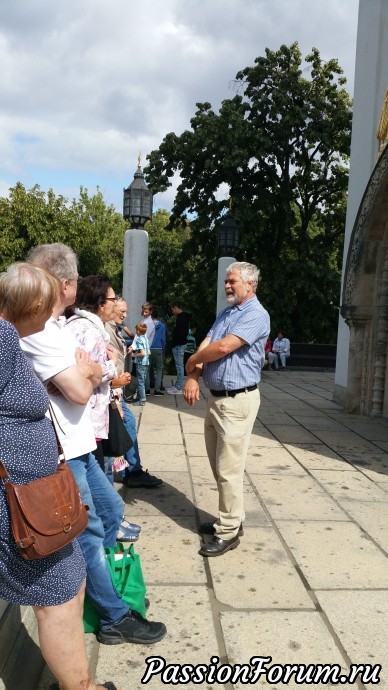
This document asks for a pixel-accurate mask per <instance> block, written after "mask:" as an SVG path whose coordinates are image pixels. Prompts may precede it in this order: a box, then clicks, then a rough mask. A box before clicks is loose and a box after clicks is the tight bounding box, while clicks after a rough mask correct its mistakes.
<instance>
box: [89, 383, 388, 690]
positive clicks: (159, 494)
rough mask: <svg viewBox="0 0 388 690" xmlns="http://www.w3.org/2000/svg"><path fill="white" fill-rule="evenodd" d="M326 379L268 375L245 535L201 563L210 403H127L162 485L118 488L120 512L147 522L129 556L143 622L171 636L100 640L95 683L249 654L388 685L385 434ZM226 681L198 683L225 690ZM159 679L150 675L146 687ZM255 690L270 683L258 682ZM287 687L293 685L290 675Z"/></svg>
mask: <svg viewBox="0 0 388 690" xmlns="http://www.w3.org/2000/svg"><path fill="white" fill-rule="evenodd" d="M165 383H169V381H166V382H165ZM333 383H334V376H333V374H332V373H326V372H325V373H322V372H321V373H319V372H318V373H317V372H301V371H287V372H284V373H283V372H264V373H263V380H262V383H261V386H260V390H261V396H262V403H261V409H260V413H259V417H258V419H257V422H256V423H255V427H254V430H253V434H252V439H251V444H250V451H249V456H248V461H247V467H246V475H245V507H246V523H245V525H244V530H245V536H244V537H242V539H241V545H240V546H239V547H238V548H237V549H235V550H233V551H231V552H229V553H227V554H225V555H224V556H222V557H218V558H211V559H205V558H203V557H201V556H199V555H198V548H199V546H200V538H199V536H198V533H197V527H198V523H199V522H200V521H203V520H208V519H209V518H210V517H211V516H215V515H216V514H217V491H216V488H215V485H214V481H213V478H212V476H211V473H210V470H209V466H208V462H207V458H206V451H205V444H204V439H203V417H204V411H205V398H204V397H203V398H202V399H201V401H200V402H199V403H198V404H197V406H196V407H195V408H189V407H188V406H187V404H186V403H185V401H184V400H183V398H182V397H179V396H176V397H175V396H168V395H165V396H164V397H163V398H154V397H152V396H150V397H149V398H148V399H147V405H146V406H145V407H144V408H133V409H134V410H135V411H136V412H135V413H136V415H138V417H139V443H140V449H141V456H142V462H143V466H144V467H145V468H148V469H149V471H150V472H151V473H153V474H156V475H158V476H160V477H161V478H162V479H163V480H164V485H163V486H162V487H160V488H157V489H152V490H151V489H148V490H144V489H124V488H123V487H120V486H119V485H117V488H118V489H119V491H120V492H123V497H124V499H125V502H126V513H127V516H128V517H129V518H130V520H132V521H134V522H137V523H139V524H141V525H142V533H141V536H140V539H139V541H138V543H137V547H136V548H137V551H138V552H139V553H140V555H141V558H142V565H143V571H144V576H145V580H146V583H147V588H148V596H149V598H150V600H151V607H150V610H149V617H150V618H153V619H154V620H162V621H164V622H165V623H166V625H167V628H168V634H167V636H166V637H165V638H164V639H163V640H162V641H161V642H160V643H158V644H155V645H152V646H142V645H130V644H129V645H120V646H110V647H109V646H102V645H100V647H99V650H98V661H97V678H98V679H99V681H100V682H103V681H105V680H109V679H111V680H114V681H115V682H116V683H117V685H118V686H119V685H121V687H122V690H132V689H133V688H141V687H144V685H143V686H142V684H141V678H142V677H143V676H144V674H145V672H146V670H147V668H148V665H147V663H146V658H147V657H152V656H154V657H155V656H157V657H163V659H164V660H165V665H166V666H168V665H171V664H192V665H197V664H206V665H208V666H210V664H212V663H213V665H217V668H218V667H219V666H220V665H223V664H226V663H229V664H232V665H234V664H249V661H250V659H251V657H254V656H256V657H272V661H271V662H267V668H268V667H270V666H271V665H273V664H305V665H306V664H318V663H320V664H339V665H340V666H341V667H342V672H343V673H346V672H347V670H348V668H349V665H350V664H351V663H353V664H355V663H357V664H361V663H364V664H371V665H374V664H382V666H383V669H382V672H381V674H380V678H381V682H380V685H379V687H380V688H388V673H387V669H386V668H385V664H386V663H387V665H388V662H387V656H386V655H388V529H387V521H388V425H387V423H386V422H384V421H383V420H376V419H374V420H372V419H370V418H366V417H361V416H357V415H349V414H347V413H345V412H344V411H343V410H342V408H341V407H339V406H338V405H337V404H336V403H334V402H333V400H332V388H333ZM211 657H218V658H219V661H218V659H212V660H211ZM155 663H156V662H155ZM157 664H158V665H159V666H160V667H161V666H162V665H163V660H160V661H158V662H157ZM209 670H210V669H209ZM167 671H168V670H167ZM224 671H225V669H224ZM226 672H227V669H226V671H225V673H226ZM170 673H171V670H170ZM225 678H227V676H224V675H222V673H221V675H220V676H217V677H216V681H217V679H218V682H213V683H211V682H210V680H211V679H209V680H208V681H207V682H206V680H205V682H204V683H203V684H202V687H205V688H210V687H215V686H216V687H217V686H218V687H223V683H222V680H223V679H225ZM272 679H273V680H275V681H276V674H275V675H274V676H273V677H272ZM163 680H164V681H165V683H163ZM168 680H170V682H171V676H168V675H166V676H164V678H162V675H161V673H158V674H156V675H154V676H153V677H152V678H151V680H150V681H149V683H148V684H147V687H148V688H150V690H157V689H159V688H162V687H165V684H166V682H167V681H168ZM183 684H184V683H182V682H180V683H178V685H183ZM243 685H244V684H243V683H242V682H240V681H237V682H235V683H234V684H233V685H231V684H230V683H227V682H225V683H224V687H226V688H232V687H235V688H242V687H243ZM257 685H259V686H263V685H264V686H266V685H267V686H268V687H270V685H269V684H266V682H265V680H264V679H263V678H261V679H260V680H259V681H258V683H257ZM347 685H349V683H347V682H344V681H343V682H342V686H345V687H346V686H347ZM185 686H186V687H187V688H190V689H191V688H195V687H198V683H194V682H193V681H192V680H191V679H190V680H189V682H188V683H185ZM272 687H275V688H278V687H283V685H282V683H280V682H275V683H274V684H272ZM288 687H290V688H296V687H300V686H297V684H296V683H295V681H294V679H292V680H291V681H290V682H289V684H288ZM329 687H332V685H330V684H329ZM353 687H354V686H353ZM356 687H367V684H364V685H362V684H360V683H358V684H356Z"/></svg>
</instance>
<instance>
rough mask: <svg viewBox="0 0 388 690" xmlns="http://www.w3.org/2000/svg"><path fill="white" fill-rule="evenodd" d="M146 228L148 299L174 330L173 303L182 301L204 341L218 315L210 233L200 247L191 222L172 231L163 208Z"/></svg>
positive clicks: (215, 266) (214, 266) (178, 225)
mask: <svg viewBox="0 0 388 690" xmlns="http://www.w3.org/2000/svg"><path fill="white" fill-rule="evenodd" d="M145 229H146V230H147V232H148V234H149V256H148V295H147V297H148V299H149V300H150V302H151V303H152V304H153V305H154V306H155V307H157V309H158V311H159V314H160V316H162V317H163V318H164V319H165V320H166V322H167V325H168V326H169V327H170V328H171V327H172V325H173V322H174V320H175V319H174V317H171V314H170V311H169V304H170V303H171V301H172V300H173V299H179V300H181V301H182V303H183V305H184V308H185V310H186V311H189V312H190V313H191V314H192V315H193V319H192V325H193V328H194V331H195V335H196V338H197V340H202V338H204V337H205V335H206V333H207V331H208V328H209V324H210V323H211V321H213V320H214V316H215V300H214V293H215V289H216V271H217V262H216V259H215V258H214V257H212V256H211V253H209V251H208V249H209V246H210V245H209V242H208V241H207V240H208V236H207V233H206V237H205V241H204V244H203V245H201V244H199V243H198V235H200V233H197V234H196V236H195V238H194V236H193V232H192V229H191V225H190V223H187V222H186V221H182V223H180V224H179V223H177V224H176V226H175V227H173V228H172V227H171V225H170V214H169V213H168V211H164V210H161V209H160V210H158V211H156V213H154V216H153V219H152V221H150V222H149V223H147V225H146V228H145ZM209 268H210V270H209Z"/></svg>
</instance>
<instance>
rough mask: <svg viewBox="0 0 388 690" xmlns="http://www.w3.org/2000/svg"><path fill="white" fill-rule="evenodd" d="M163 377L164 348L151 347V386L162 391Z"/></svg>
mask: <svg viewBox="0 0 388 690" xmlns="http://www.w3.org/2000/svg"><path fill="white" fill-rule="evenodd" d="M162 378H163V350H162V348H161V347H155V348H152V347H151V357H150V387H151V388H154V389H155V390H156V391H160V386H161V385H162Z"/></svg>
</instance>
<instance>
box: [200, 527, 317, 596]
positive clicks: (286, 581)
mask: <svg viewBox="0 0 388 690" xmlns="http://www.w3.org/2000/svg"><path fill="white" fill-rule="evenodd" d="M240 542H241V543H240V546H239V547H238V550H237V549H236V551H229V552H228V553H226V554H225V556H223V557H222V558H209V559H208V561H209V569H210V573H211V577H212V583H213V588H214V593H215V596H216V598H217V600H218V601H220V602H221V603H222V604H226V605H228V606H231V607H233V608H246V609H255V608H260V609H292V608H297V609H311V610H312V609H314V605H313V602H312V600H311V598H310V596H309V594H308V592H307V591H306V588H305V587H304V585H303V583H302V581H301V579H300V577H299V575H298V573H297V571H296V569H295V568H294V567H293V564H292V563H291V561H290V558H289V556H288V554H287V552H286V550H285V548H284V546H283V544H282V543H281V541H280V539H279V537H278V536H277V534H276V532H275V531H274V530H273V529H271V528H265V527H254V528H247V529H246V530H245V534H244V536H243V537H241V539H240ZM236 556H237V558H236ZM275 571H276V578H275V577H274V573H275Z"/></svg>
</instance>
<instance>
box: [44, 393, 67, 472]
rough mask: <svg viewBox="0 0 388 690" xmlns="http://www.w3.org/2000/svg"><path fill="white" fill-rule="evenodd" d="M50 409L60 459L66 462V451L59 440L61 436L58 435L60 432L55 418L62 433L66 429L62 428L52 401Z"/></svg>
mask: <svg viewBox="0 0 388 690" xmlns="http://www.w3.org/2000/svg"><path fill="white" fill-rule="evenodd" d="M48 411H49V415H50V418H51V424H52V425H53V428H54V433H55V438H56V439H57V447H58V457H59V459H60V461H61V462H66V458H65V453H64V451H63V448H62V443H61V442H60V440H59V436H58V432H57V427H56V426H55V422H54V419H55V421H56V423H57V424H58V426H59V428H60V429H61V431H62V433H64V431H63V429H62V428H61V425H60V424H59V422H58V419H57V416H56V414H55V412H54V410H53V408H52V405H51V403H50V404H49V408H48Z"/></svg>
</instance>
